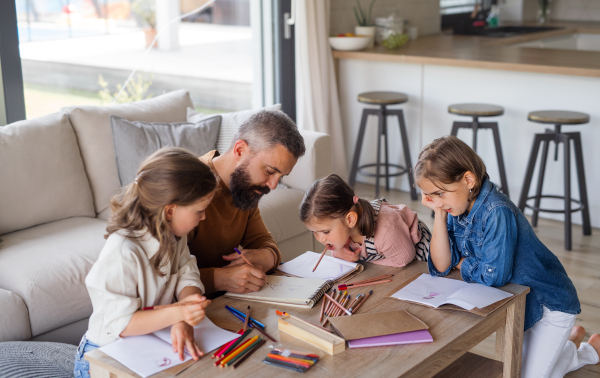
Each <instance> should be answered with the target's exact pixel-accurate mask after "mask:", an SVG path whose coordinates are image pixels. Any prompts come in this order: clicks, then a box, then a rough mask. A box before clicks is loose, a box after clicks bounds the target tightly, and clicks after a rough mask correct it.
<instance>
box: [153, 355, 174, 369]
mask: <svg viewBox="0 0 600 378" xmlns="http://www.w3.org/2000/svg"><path fill="white" fill-rule="evenodd" d="M156 365H157V366H161V367H162V366H169V365H171V359H170V358H167V357H163V359H162V360H158V361H156Z"/></svg>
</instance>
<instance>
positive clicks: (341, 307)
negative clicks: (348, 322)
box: [324, 293, 352, 316]
mask: <svg viewBox="0 0 600 378" xmlns="http://www.w3.org/2000/svg"><path fill="white" fill-rule="evenodd" d="M324 295H325V296H326V297H327V298H329V300H330V301H331V303H333V305H334V306H336V307H338V308H339V309H340V310H342V311H344V312H346V314H348V315H350V316H352V313H351V312H350V311H348V310H346V309H345V308H344V306H342V305H341V304H339V303H338V302H337V301H335V300H334V299H333V298H331V297H330V296H329V294H327V293H325V294H324Z"/></svg>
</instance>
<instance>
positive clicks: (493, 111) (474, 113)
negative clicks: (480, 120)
mask: <svg viewBox="0 0 600 378" xmlns="http://www.w3.org/2000/svg"><path fill="white" fill-rule="evenodd" d="M448 113H452V114H458V115H464V116H471V117H495V116H500V115H502V114H504V108H503V107H502V106H498V105H491V104H453V105H450V106H448Z"/></svg>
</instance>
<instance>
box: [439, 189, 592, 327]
mask: <svg viewBox="0 0 600 378" xmlns="http://www.w3.org/2000/svg"><path fill="white" fill-rule="evenodd" d="M448 236H449V238H450V250H451V252H452V264H451V266H450V267H449V268H448V269H447V270H446V271H445V272H439V271H438V270H437V269H436V268H435V267H434V265H433V263H432V261H431V259H429V262H428V264H429V273H430V274H431V275H432V276H445V275H447V274H448V273H449V272H450V270H451V269H452V268H453V267H455V266H456V265H457V264H458V262H459V261H460V258H461V257H464V258H465V259H464V261H463V263H462V265H461V268H460V273H461V276H462V278H463V280H464V281H465V282H477V283H480V284H484V285H487V286H498V287H499V286H503V285H506V284H507V283H509V282H512V283H515V284H519V285H525V286H529V288H530V289H531V290H530V292H529V293H528V294H527V297H526V304H525V330H527V329H529V328H530V327H532V326H533V325H534V324H535V323H536V322H537V321H538V320H540V319H541V318H542V314H543V309H542V306H546V307H548V308H549V309H550V310H553V311H560V312H565V313H568V314H579V313H580V312H581V308H580V305H579V299H578V298H577V291H576V290H575V286H573V283H572V282H571V279H570V278H569V277H568V276H567V272H566V271H565V269H564V267H563V266H562V264H561V263H560V261H558V258H557V257H556V256H555V255H554V254H553V253H552V252H550V250H549V249H548V248H546V246H545V245H544V244H542V242H541V241H540V240H539V239H538V238H537V236H536V235H535V233H534V232H533V228H531V225H530V224H529V221H528V220H527V218H525V216H524V215H523V214H522V213H521V211H520V210H519V209H518V208H517V207H516V206H515V204H514V203H512V202H511V201H510V200H509V199H508V197H506V196H505V195H504V194H502V193H500V192H499V191H498V190H497V188H496V186H495V185H494V184H493V183H492V182H491V181H490V180H488V179H484V181H483V183H482V186H481V190H480V192H479V195H478V196H477V199H476V200H475V203H474V204H473V207H472V208H471V211H470V212H469V211H467V212H465V213H464V214H462V215H460V216H458V217H454V216H452V215H448Z"/></svg>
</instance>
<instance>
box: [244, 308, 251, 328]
mask: <svg viewBox="0 0 600 378" xmlns="http://www.w3.org/2000/svg"><path fill="white" fill-rule="evenodd" d="M248 320H250V306H248V309H247V310H246V320H245V321H244V332H246V330H247V329H248Z"/></svg>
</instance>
